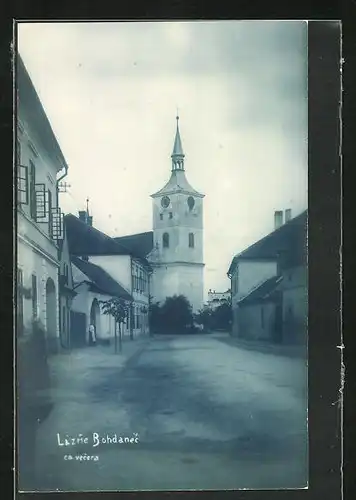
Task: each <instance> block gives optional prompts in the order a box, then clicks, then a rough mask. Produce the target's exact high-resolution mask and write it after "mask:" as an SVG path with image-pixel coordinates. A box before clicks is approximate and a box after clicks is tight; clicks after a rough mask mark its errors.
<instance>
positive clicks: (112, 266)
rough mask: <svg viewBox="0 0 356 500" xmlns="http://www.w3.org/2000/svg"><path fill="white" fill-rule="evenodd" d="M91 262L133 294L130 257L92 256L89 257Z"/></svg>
mask: <svg viewBox="0 0 356 500" xmlns="http://www.w3.org/2000/svg"><path fill="white" fill-rule="evenodd" d="M89 262H92V263H93V264H96V265H97V266H100V267H101V268H102V269H104V271H106V272H107V273H108V274H110V276H112V277H113V278H114V280H115V281H117V282H118V283H120V285H121V286H122V287H123V288H125V290H127V291H128V292H129V293H131V290H132V283H131V257H130V256H129V255H95V256H94V255H92V256H89Z"/></svg>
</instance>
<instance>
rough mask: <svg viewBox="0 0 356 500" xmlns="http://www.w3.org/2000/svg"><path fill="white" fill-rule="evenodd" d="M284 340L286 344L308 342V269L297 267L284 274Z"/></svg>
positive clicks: (282, 286)
mask: <svg viewBox="0 0 356 500" xmlns="http://www.w3.org/2000/svg"><path fill="white" fill-rule="evenodd" d="M280 289H281V290H282V292H283V338H284V341H285V342H289V343H300V342H302V341H305V340H306V335H307V320H308V288H307V268H306V267H305V266H299V267H295V268H293V269H289V270H288V271H285V272H284V273H283V281H282V282H281V288H280Z"/></svg>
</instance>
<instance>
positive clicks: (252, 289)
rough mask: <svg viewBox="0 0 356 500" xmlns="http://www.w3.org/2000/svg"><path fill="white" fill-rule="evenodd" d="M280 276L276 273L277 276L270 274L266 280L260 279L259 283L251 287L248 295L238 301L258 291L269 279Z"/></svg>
mask: <svg viewBox="0 0 356 500" xmlns="http://www.w3.org/2000/svg"><path fill="white" fill-rule="evenodd" d="M278 277H279V275H277V274H276V275H275V276H270V277H269V278H267V279H265V280H264V281H260V282H259V283H258V284H257V285H255V286H254V287H253V288H251V290H250V291H249V292H248V293H247V294H246V295H244V296H243V297H241V298H240V299H239V301H238V302H241V301H243V300H245V299H246V298H247V297H249V296H250V295H251V293H253V292H256V291H257V290H258V289H259V288H261V286H262V285H264V284H265V283H267V281H270V280H272V279H277V278H278Z"/></svg>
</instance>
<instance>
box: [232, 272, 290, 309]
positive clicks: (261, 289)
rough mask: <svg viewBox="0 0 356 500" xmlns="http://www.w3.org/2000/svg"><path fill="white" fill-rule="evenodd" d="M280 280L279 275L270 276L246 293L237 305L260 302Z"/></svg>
mask: <svg viewBox="0 0 356 500" xmlns="http://www.w3.org/2000/svg"><path fill="white" fill-rule="evenodd" d="M281 280H282V277H281V276H272V277H271V278H268V279H267V280H266V281H264V282H263V283H261V284H260V285H258V286H257V287H256V288H254V289H253V290H252V291H251V292H250V293H249V294H248V295H246V296H245V297H243V298H242V299H241V300H240V301H239V305H246V304H251V303H256V302H260V301H262V300H265V299H266V298H268V297H269V296H270V295H271V294H272V292H274V290H275V289H276V287H277V285H279V283H280V281H281Z"/></svg>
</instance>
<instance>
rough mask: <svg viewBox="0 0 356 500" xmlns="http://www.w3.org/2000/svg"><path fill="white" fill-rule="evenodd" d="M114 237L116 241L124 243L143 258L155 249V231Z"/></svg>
mask: <svg viewBox="0 0 356 500" xmlns="http://www.w3.org/2000/svg"><path fill="white" fill-rule="evenodd" d="M113 239H114V241H115V242H116V243H119V244H122V245H124V246H125V247H126V248H128V249H129V250H130V251H131V252H133V253H134V254H135V255H139V256H141V257H143V258H145V257H147V255H148V254H149V253H150V252H151V250H152V249H153V231H148V232H146V233H138V234H131V235H128V236H121V237H117V238H113Z"/></svg>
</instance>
